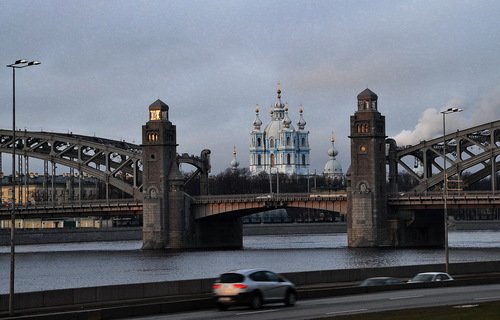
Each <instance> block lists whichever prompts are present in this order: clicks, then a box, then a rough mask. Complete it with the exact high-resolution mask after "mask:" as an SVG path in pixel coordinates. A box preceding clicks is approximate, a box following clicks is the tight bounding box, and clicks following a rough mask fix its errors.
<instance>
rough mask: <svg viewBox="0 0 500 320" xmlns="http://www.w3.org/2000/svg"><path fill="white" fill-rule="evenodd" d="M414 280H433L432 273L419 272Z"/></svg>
mask: <svg viewBox="0 0 500 320" xmlns="http://www.w3.org/2000/svg"><path fill="white" fill-rule="evenodd" d="M412 280H413V281H432V274H417V275H416V276H415V277H413V279H412Z"/></svg>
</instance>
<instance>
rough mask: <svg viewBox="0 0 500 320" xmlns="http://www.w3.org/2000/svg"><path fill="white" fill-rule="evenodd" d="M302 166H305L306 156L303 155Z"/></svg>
mask: <svg viewBox="0 0 500 320" xmlns="http://www.w3.org/2000/svg"><path fill="white" fill-rule="evenodd" d="M302 165H303V166H305V165H306V155H305V154H303V155H302Z"/></svg>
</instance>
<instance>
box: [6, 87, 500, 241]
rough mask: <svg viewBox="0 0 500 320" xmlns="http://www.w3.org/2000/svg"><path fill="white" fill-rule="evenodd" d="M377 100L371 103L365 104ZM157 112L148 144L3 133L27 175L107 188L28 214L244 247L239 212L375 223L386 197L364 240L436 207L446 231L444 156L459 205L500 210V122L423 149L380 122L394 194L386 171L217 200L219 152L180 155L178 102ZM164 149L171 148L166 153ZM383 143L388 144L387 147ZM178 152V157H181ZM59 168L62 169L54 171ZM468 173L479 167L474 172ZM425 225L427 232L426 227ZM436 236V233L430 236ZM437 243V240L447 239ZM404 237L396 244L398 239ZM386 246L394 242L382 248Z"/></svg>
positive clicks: (452, 202) (21, 211)
mask: <svg viewBox="0 0 500 320" xmlns="http://www.w3.org/2000/svg"><path fill="white" fill-rule="evenodd" d="M367 90H368V89H367ZM365 100H366V101H365ZM358 101H359V103H358V107H359V108H360V109H359V110H358V111H361V113H359V114H361V115H366V114H374V115H375V116H376V117H379V116H377V114H379V113H378V111H376V104H373V103H374V102H376V95H374V94H373V93H372V92H368V94H366V92H363V93H362V94H360V95H359V96H358ZM368 102H369V104H365V103H368ZM367 105H368V106H375V109H372V110H371V111H370V112H365V111H366V109H365V108H366V106H367ZM369 108H372V107H369ZM149 111H150V120H149V121H148V122H147V124H146V125H145V126H143V144H142V145H137V144H132V143H128V142H125V141H117V140H110V139H105V138H100V137H92V136H83V135H77V134H73V133H54V132H33V131H26V130H24V131H21V130H20V131H17V132H16V139H15V141H13V139H12V131H9V130H0V153H12V150H13V148H15V149H16V154H17V155H18V156H19V159H24V161H21V160H20V161H19V172H21V173H22V172H25V173H27V172H29V159H30V158H35V159H40V160H42V161H43V162H44V176H45V177H49V176H50V177H52V178H53V177H54V175H55V166H56V164H58V165H62V166H65V167H69V168H71V169H73V170H78V178H79V179H80V178H81V177H82V176H83V174H87V175H90V176H93V177H95V178H96V179H98V180H100V181H102V182H103V183H104V184H105V185H106V198H107V199H105V201H95V202H93V203H89V202H85V201H83V200H82V199H81V198H79V199H76V200H75V201H74V202H72V203H59V204H58V203H54V202H52V203H49V202H46V203H36V204H33V205H31V206H25V207H23V206H20V207H18V208H17V214H18V216H19V217H34V216H37V217H43V216H47V215H50V216H54V217H57V216H60V215H63V214H64V215H66V216H81V215H95V216H101V217H106V216H108V217H112V216H118V215H120V216H124V215H141V214H142V215H143V216H144V223H145V224H144V247H145V248H174V249H183V248H201V247H241V243H242V242H241V221H240V219H239V218H240V217H242V216H245V215H249V214H252V213H256V212H261V211H265V210H270V209H276V208H310V209H318V210H324V211H332V212H338V213H341V214H346V215H347V216H348V221H349V220H350V221H351V224H352V223H362V224H365V221H369V220H371V219H372V218H371V215H372V213H373V211H372V210H374V209H372V205H373V204H376V203H383V206H382V207H380V208H379V209H377V210H378V211H379V212H386V213H384V217H385V218H383V219H380V216H378V217H377V219H380V221H375V220H373V221H372V222H370V223H369V224H366V225H364V226H362V227H361V228H359V230H358V229H356V228H357V227H356V226H354V225H351V229H352V230H358V231H355V232H354V233H356V232H358V235H357V236H359V234H361V237H365V235H364V234H365V233H366V232H368V231H369V230H376V229H377V228H380V226H381V225H382V224H387V223H388V224H389V225H390V227H382V229H384V228H387V229H391V230H392V231H387V232H388V234H392V235H391V236H390V237H394V233H401V232H403V233H405V232H407V231H402V230H406V229H405V228H406V226H410V227H411V225H412V224H413V225H414V226H417V225H419V224H418V223H414V222H415V221H417V220H419V217H423V216H424V215H423V214H421V212H422V211H425V210H427V211H430V212H432V214H434V216H435V217H434V218H430V220H425V219H424V222H422V221H421V222H420V225H422V224H435V225H436V226H437V228H440V227H442V223H441V225H440V222H439V219H442V218H439V215H440V214H441V211H440V210H441V208H442V207H443V200H444V198H443V193H442V192H441V185H442V184H443V181H444V178H443V177H444V176H445V174H444V172H443V169H444V162H443V161H444V160H443V159H446V161H447V165H446V167H447V170H446V171H447V172H446V176H447V177H449V179H450V180H449V183H450V185H453V183H452V179H453V181H455V183H456V185H457V188H456V190H455V191H457V192H455V193H454V192H452V191H453V190H451V191H450V194H449V197H448V198H447V203H448V206H449V207H450V208H497V207H498V206H499V202H500V199H499V196H498V192H497V191H496V190H497V185H496V179H495V178H494V177H495V176H496V174H497V172H498V170H499V169H500V162H499V161H498V160H497V159H498V155H499V153H500V148H499V147H500V121H494V122H490V123H486V124H483V125H480V126H476V127H473V128H469V129H465V130H462V131H457V132H453V133H450V134H447V135H446V136H444V137H438V138H435V139H432V140H429V141H422V142H421V143H419V144H418V145H415V146H397V145H396V144H395V142H394V140H392V139H386V137H385V134H380V133H381V132H382V131H380V129H381V128H380V126H379V125H378V124H377V123H376V122H375V123H374V125H373V127H374V128H377V130H379V131H376V132H374V136H373V137H375V138H376V139H378V141H379V143H381V144H383V145H385V146H386V147H387V148H388V150H389V152H388V155H387V156H386V154H385V152H383V156H382V157H380V156H378V157H379V158H377V159H379V160H376V161H382V162H383V165H384V167H385V164H387V165H388V167H389V181H390V184H389V190H388V191H389V192H387V193H385V192H384V193H381V194H379V195H377V194H376V191H375V190H378V187H376V185H377V184H380V183H381V181H383V184H384V188H385V176H383V177H382V178H384V179H380V177H379V178H377V179H378V180H377V179H376V180H373V181H371V180H372V177H377V176H380V173H377V172H375V173H371V174H370V175H365V173H363V172H361V173H360V172H358V173H356V174H354V175H353V174H352V172H351V178H350V179H351V180H350V186H348V190H347V191H346V192H343V193H342V192H341V193H334V194H330V195H323V194H268V195H267V194H264V195H262V194H260V195H223V196H210V195H208V174H209V172H210V151H209V150H202V151H201V153H200V156H194V155H189V154H187V153H183V154H178V153H177V149H176V147H177V145H176V143H175V141H176V129H175V126H174V125H172V123H171V122H170V121H169V120H168V106H166V105H165V104H164V103H163V102H161V101H160V100H158V101H156V102H155V103H153V104H152V105H151V106H150V108H149ZM376 117H375V118H376ZM354 119H355V121H361V122H362V123H361V122H360V123H359V124H358V123H354V124H352V125H351V130H352V134H351V139H358V140H353V141H360V146H361V147H359V149H353V150H356V152H357V153H358V154H359V159H357V158H356V157H358V156H355V157H354V158H353V159H354V160H355V162H356V163H359V164H360V165H361V168H364V167H366V168H368V167H370V166H366V165H362V164H363V163H365V162H363V161H365V160H363V159H364V158H362V157H363V155H364V154H366V151H365V150H368V151H369V150H370V148H368V149H367V148H366V146H365V145H364V143H365V142H363V141H365V140H363V139H366V138H370V137H371V133H370V131H369V128H370V125H367V124H369V122H370V121H371V120H370V119H361V118H356V117H355V118H354ZM376 119H379V118H376ZM380 119H382V120H383V118H380ZM376 121H379V120H376ZM360 128H361V129H362V130H361V129H360ZM366 130H368V131H366ZM356 135H357V136H356ZM366 141H369V140H366ZM163 149H165V151H161V150H163ZM374 149H375V148H374ZM377 149H378V150H381V149H382V148H378V147H377ZM359 150H361V153H360V152H359ZM170 155H175V156H174V157H173V158H172V157H171V156H170ZM380 159H381V160H380ZM181 163H186V164H190V165H192V166H194V167H195V168H196V171H195V172H194V173H193V174H192V175H191V176H190V177H189V178H188V179H187V181H189V180H192V179H193V178H194V177H196V176H199V181H200V190H201V192H200V193H201V196H191V195H188V194H187V193H186V192H185V191H184V189H185V185H186V183H187V181H186V180H185V179H184V177H182V176H181V175H180V174H179V164H181ZM49 164H50V165H49ZM49 167H52V175H50V174H49ZM400 168H402V169H403V170H404V171H405V172H407V173H408V174H410V175H412V176H413V177H414V178H415V179H416V181H417V182H418V184H417V185H416V186H415V188H414V189H413V190H410V191H408V192H405V193H401V192H397V189H396V188H395V187H394V186H395V185H396V182H397V177H398V169H400ZM467 171H472V173H471V174H467V175H466V174H465V173H466V172H467ZM353 176H354V178H353ZM488 176H489V177H490V178H491V177H493V179H490V180H491V191H490V192H487V193H474V192H465V191H463V190H462V189H463V188H464V187H470V186H472V185H473V184H474V183H476V182H478V181H480V180H481V179H484V178H486V177H488ZM160 177H164V178H165V180H161V179H159V178H160ZM109 186H113V187H115V188H117V189H119V190H122V191H123V192H124V193H126V194H128V195H130V199H129V200H121V201H119V202H116V201H112V200H110V199H109V198H108V194H109ZM80 190H81V189H80ZM372 193H373V194H372ZM350 197H351V200H350ZM356 197H357V198H356ZM353 199H354V200H353ZM356 199H358V200H356ZM370 199H371V200H370ZM47 200H48V199H47ZM358 204H360V206H358ZM353 206H354V207H353ZM356 206H358V207H356ZM385 208H386V209H385ZM380 210H382V211H380ZM355 212H360V213H362V214H363V215H365V216H363V217H361V216H357V214H358V213H356V214H354V213H355ZM8 214H9V209H8V208H2V209H0V217H2V218H6V217H8ZM425 216H428V215H427V214H426V215H425ZM436 217H437V218H436ZM367 219H368V220H367ZM426 219H428V218H426ZM419 228H420V229H422V227H421V226H420V227H419ZM434 231H435V230H434ZM434 231H432V232H434ZM370 232H371V231H370ZM377 232H378V231H377ZM385 232H386V231H383V232H382V233H385ZM419 232H421V231H419ZM429 232H430V231H429V230H428V231H427V233H429ZM420 236H421V234H420V235H416V236H415V237H416V238H419V237H420ZM398 237H399V236H398ZM405 237H406V238H407V236H404V237H403V238H405ZM393 240H394V239H393ZM370 241H371V240H370ZM370 241H368V242H365V243H364V244H354V245H353V246H373V245H377V244H375V243H376V241H372V242H370ZM396 242H397V243H401V242H400V241H396ZM431 242H432V243H433V244H436V243H437V242H439V241H437V242H436V241H431ZM366 243H368V244H366ZM394 243H395V242H394V241H392V245H394ZM381 244H382V243H378V245H381ZM386 244H387V242H385V243H383V244H382V245H386ZM409 245H415V244H411V243H410V244H409ZM417 245H418V243H417Z"/></svg>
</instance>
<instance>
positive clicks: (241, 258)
mask: <svg viewBox="0 0 500 320" xmlns="http://www.w3.org/2000/svg"><path fill="white" fill-rule="evenodd" d="M449 242H450V248H451V249H450V261H451V262H452V263H453V262H466V261H489V260H492V259H493V260H500V232H494V231H477V232H468V231H467V232H465V231H464V232H450V235H449ZM243 243H244V250H226V251H194V252H178V253H171V252H161V251H142V250H140V248H141V242H140V241H117V242H95V243H71V244H44V245H24V246H17V247H16V252H17V254H16V292H25V291H41V290H50V289H59V288H76V287H88V286H99V285H109V284H122V283H141V282H156V281H165V280H179V279H196V278H211V277H214V276H216V275H218V274H219V273H222V272H224V271H226V270H230V269H236V268H243V267H266V268H270V269H273V270H275V271H277V272H294V271H309V270H328V269H348V268H362V267H377V266H397V265H413V264H427V263H441V262H443V257H444V251H443V250H441V249H389V248H384V249H366V248H363V249H350V248H347V239H346V234H321V235H279V236H248V237H245V238H244V241H243ZM9 252H10V249H9V247H0V268H1V270H9V263H10V255H9ZM0 281H1V282H0V293H7V292H8V290H9V279H8V277H6V276H4V277H0Z"/></svg>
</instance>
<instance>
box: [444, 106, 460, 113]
mask: <svg viewBox="0 0 500 320" xmlns="http://www.w3.org/2000/svg"><path fill="white" fill-rule="evenodd" d="M462 111H463V110H462V109H460V108H455V107H451V108H448V109H446V110H444V111H441V113H442V114H448V113H454V112H462Z"/></svg>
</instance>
